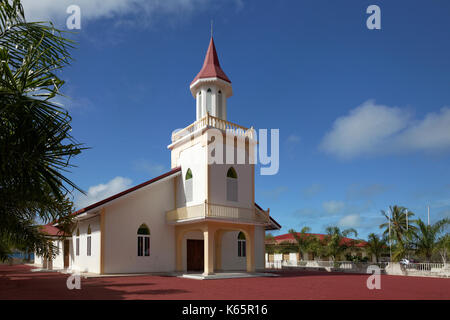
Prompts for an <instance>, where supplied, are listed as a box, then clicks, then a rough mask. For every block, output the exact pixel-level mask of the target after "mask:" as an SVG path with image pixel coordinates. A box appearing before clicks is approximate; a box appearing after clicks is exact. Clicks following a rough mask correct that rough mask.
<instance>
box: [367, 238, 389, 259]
mask: <svg viewBox="0 0 450 320" xmlns="http://www.w3.org/2000/svg"><path fill="white" fill-rule="evenodd" d="M386 248H387V245H386V239H385V238H380V237H379V236H378V235H376V234H375V233H371V234H369V236H368V239H367V247H366V250H367V253H368V254H369V255H373V256H375V260H376V262H378V261H379V260H380V257H381V255H382V254H383V253H384V252H386Z"/></svg>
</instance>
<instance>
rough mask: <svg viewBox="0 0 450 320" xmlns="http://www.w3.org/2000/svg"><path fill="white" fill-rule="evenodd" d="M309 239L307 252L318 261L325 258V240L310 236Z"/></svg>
mask: <svg viewBox="0 0 450 320" xmlns="http://www.w3.org/2000/svg"><path fill="white" fill-rule="evenodd" d="M310 239H311V242H310V244H309V252H311V253H312V254H314V256H315V257H318V259H319V260H320V259H321V257H323V256H326V254H327V252H326V248H325V246H326V243H325V240H324V239H320V238H319V237H318V236H316V235H312V236H311V237H310Z"/></svg>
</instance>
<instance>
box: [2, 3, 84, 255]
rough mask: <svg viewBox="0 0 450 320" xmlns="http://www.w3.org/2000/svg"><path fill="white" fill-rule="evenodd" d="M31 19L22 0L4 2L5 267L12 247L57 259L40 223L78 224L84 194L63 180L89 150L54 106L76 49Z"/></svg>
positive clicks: (53, 31)
mask: <svg viewBox="0 0 450 320" xmlns="http://www.w3.org/2000/svg"><path fill="white" fill-rule="evenodd" d="M24 17H25V15H24V11H23V8H22V5H21V4H20V1H19V0H0V242H2V243H3V244H4V245H0V260H5V259H7V258H8V252H7V250H2V248H6V247H7V246H6V245H5V244H7V243H8V244H12V245H13V246H14V247H26V248H28V249H29V250H30V251H37V252H38V253H40V254H43V255H44V256H46V255H49V254H51V253H52V252H55V250H54V248H52V245H51V242H49V241H48V240H47V239H46V238H45V237H44V236H43V235H42V234H41V233H40V232H39V230H38V228H37V226H35V225H34V221H35V220H36V219H37V218H39V220H41V221H43V222H44V223H47V222H51V221H55V220H58V221H63V220H64V221H68V220H70V219H69V218H68V217H70V213H71V212H72V203H71V201H69V200H68V196H69V195H70V193H71V192H72V191H73V190H74V189H78V190H80V189H79V188H78V187H77V186H76V185H75V183H73V182H72V181H71V180H69V179H68V178H67V177H66V176H65V175H64V174H63V173H64V172H67V170H68V168H70V167H71V164H70V160H71V159H72V158H73V157H74V156H76V155H78V154H79V153H80V152H81V150H83V148H82V147H81V145H80V144H79V143H77V142H76V141H75V139H74V138H73V137H72V136H71V134H70V131H71V125H70V122H71V118H70V116H69V114H68V113H67V111H66V110H65V109H63V108H62V107H60V106H59V105H57V104H56V103H55V102H54V98H55V97H56V96H57V95H60V94H61V93H60V89H61V87H62V85H63V84H64V81H63V80H62V79H61V78H60V76H59V75H60V71H61V69H62V68H63V67H64V66H67V65H68V64H69V61H70V54H69V49H70V48H72V45H73V42H72V41H70V40H68V39H66V38H65V37H64V36H63V33H62V32H61V31H59V30H57V29H55V28H54V27H53V26H52V25H51V24H49V23H39V22H27V21H26V20H25V18H24ZM80 191H81V190H80Z"/></svg>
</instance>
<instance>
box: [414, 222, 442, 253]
mask: <svg viewBox="0 0 450 320" xmlns="http://www.w3.org/2000/svg"><path fill="white" fill-rule="evenodd" d="M416 223H417V226H418V227H419V230H418V232H417V234H415V236H414V245H415V248H416V253H417V254H418V255H420V256H422V257H424V258H425V259H426V261H427V262H430V261H431V259H432V257H433V255H434V254H435V253H437V252H438V251H439V249H440V246H441V245H442V242H441V241H442V240H441V239H440V238H439V236H440V235H441V233H442V231H443V230H444V228H445V227H446V226H447V225H449V224H450V219H448V218H446V219H441V220H439V221H436V222H435V223H434V224H432V225H427V224H425V222H423V221H422V220H421V219H418V220H417V222H416ZM444 237H445V236H444ZM444 239H445V238H444ZM444 241H445V240H444Z"/></svg>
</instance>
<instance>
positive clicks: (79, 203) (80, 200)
mask: <svg viewBox="0 0 450 320" xmlns="http://www.w3.org/2000/svg"><path fill="white" fill-rule="evenodd" d="M131 182H132V181H131V180H130V179H128V178H124V177H115V178H114V179H112V180H110V181H109V182H107V183H106V184H102V183H101V184H98V185H96V186H92V187H90V188H89V190H88V192H87V195H83V194H79V195H77V196H76V197H75V200H74V203H75V206H76V207H77V208H78V209H79V208H84V207H86V206H88V205H91V204H93V203H96V202H98V201H100V200H103V199H105V198H108V197H110V196H112V195H114V194H116V193H119V192H121V191H124V190H126V189H128V188H130V187H131Z"/></svg>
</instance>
